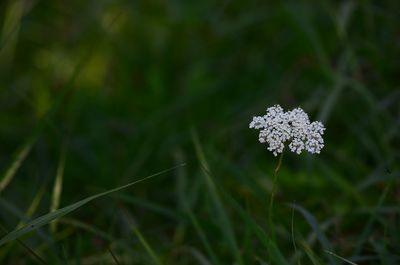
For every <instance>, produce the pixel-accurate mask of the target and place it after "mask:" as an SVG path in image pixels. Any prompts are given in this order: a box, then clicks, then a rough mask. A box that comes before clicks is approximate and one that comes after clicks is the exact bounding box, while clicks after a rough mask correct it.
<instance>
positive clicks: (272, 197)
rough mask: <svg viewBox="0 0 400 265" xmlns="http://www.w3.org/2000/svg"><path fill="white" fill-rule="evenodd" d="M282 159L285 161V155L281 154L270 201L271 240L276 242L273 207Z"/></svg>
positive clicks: (275, 171)
mask: <svg viewBox="0 0 400 265" xmlns="http://www.w3.org/2000/svg"><path fill="white" fill-rule="evenodd" d="M282 159H283V153H281V154H280V155H279V160H278V164H277V165H276V167H275V170H274V179H273V182H272V190H271V198H270V199H269V211H268V221H269V229H270V234H271V238H272V239H273V240H275V232H274V222H273V218H272V210H273V205H274V197H275V189H276V182H277V180H278V171H279V169H280V168H281V165H282Z"/></svg>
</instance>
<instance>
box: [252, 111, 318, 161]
mask: <svg viewBox="0 0 400 265" xmlns="http://www.w3.org/2000/svg"><path fill="white" fill-rule="evenodd" d="M250 128H254V129H257V130H260V134H259V136H258V140H259V141H260V143H267V144H268V150H269V151H271V152H273V153H274V155H275V156H277V155H278V154H279V153H282V152H283V149H284V148H285V143H286V142H290V144H289V149H290V150H291V151H292V152H294V153H297V154H300V153H301V152H302V151H303V150H304V149H305V150H307V151H308V152H310V153H313V154H314V153H317V154H319V153H320V152H321V149H322V148H323V147H324V139H323V138H322V135H323V134H324V130H325V127H324V125H323V124H322V123H321V122H319V121H314V122H311V123H310V119H309V118H308V114H307V113H306V112H304V110H302V109H301V108H295V109H293V110H291V111H287V112H284V111H283V109H282V107H281V106H279V105H275V106H273V107H270V108H268V109H267V114H265V115H264V116H256V117H253V121H252V122H251V123H250Z"/></svg>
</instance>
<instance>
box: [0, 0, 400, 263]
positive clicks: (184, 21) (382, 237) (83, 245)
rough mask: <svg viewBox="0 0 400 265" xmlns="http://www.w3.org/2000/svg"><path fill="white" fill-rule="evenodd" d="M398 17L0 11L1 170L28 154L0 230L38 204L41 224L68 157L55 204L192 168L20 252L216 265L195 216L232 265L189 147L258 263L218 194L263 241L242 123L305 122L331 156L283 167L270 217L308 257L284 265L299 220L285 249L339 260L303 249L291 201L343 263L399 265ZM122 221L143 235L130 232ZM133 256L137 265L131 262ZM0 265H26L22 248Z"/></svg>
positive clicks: (55, 4) (301, 5) (316, 10)
mask: <svg viewBox="0 0 400 265" xmlns="http://www.w3.org/2000/svg"><path fill="white" fill-rule="evenodd" d="M399 12H400V2H399V1H395V0H392V1H390V0H384V1H369V0H363V1H327V0H323V1H269V2H267V1H229V0H228V1H219V2H218V1H209V0H205V1H176V0H171V1H160V0H154V1H127V0H117V1H115V0H114V1H111V0H96V1H94V0H91V1H78V0H71V1H45V0H42V1H39V0H6V1H1V2H0V23H1V27H0V30H1V32H0V84H1V86H0V88H1V90H0V93H1V94H0V108H1V111H0V146H1V148H0V168H1V170H2V171H1V172H6V171H7V168H8V167H9V166H10V164H12V163H13V161H16V160H15V159H16V158H15V157H17V158H18V150H21V149H22V150H23V148H24V146H25V144H26V143H29V142H30V141H33V146H32V150H31V151H30V153H29V154H27V157H26V159H25V160H23V161H22V163H21V167H19V168H18V170H17V171H16V174H15V177H13V178H12V180H11V182H10V183H9V184H8V185H7V187H5V189H4V190H2V191H0V192H1V193H0V207H1V210H0V223H1V224H2V225H3V226H4V227H6V228H7V229H8V230H12V229H13V228H15V226H16V225H17V224H18V223H19V221H20V220H23V219H24V218H23V215H24V212H25V211H26V209H28V207H29V205H30V204H31V202H32V200H33V198H35V196H36V195H37V194H38V193H39V192H40V190H41V189H43V188H45V189H46V190H48V192H47V193H45V194H44V196H43V199H42V200H41V202H40V205H39V208H38V210H37V212H36V213H35V214H34V216H36V217H37V216H40V215H42V214H44V213H47V212H48V211H49V207H50V204H51V198H52V197H51V196H52V193H51V191H52V187H53V183H54V180H55V176H56V171H57V166H58V164H59V161H60V159H61V157H63V155H65V172H64V177H63V186H62V188H63V190H62V194H61V202H60V204H61V205H68V204H71V203H73V202H75V201H77V200H80V199H82V198H84V197H87V196H89V195H91V194H93V193H96V192H100V191H104V190H106V189H109V188H113V187H115V186H119V185H123V184H126V183H128V182H130V181H132V180H134V179H137V178H139V177H144V176H146V175H149V174H152V173H155V172H158V171H161V170H163V169H165V168H169V167H171V166H173V165H175V164H178V163H181V162H186V163H187V166H186V167H185V168H184V169H183V170H182V172H175V173H174V174H168V176H164V177H158V178H156V179H153V180H149V181H148V182H146V183H143V184H140V185H139V186H137V187H134V188H132V189H130V190H129V191H125V192H122V194H116V195H115V196H111V197H108V198H107V199H100V200H98V201H96V202H93V203H91V204H90V205H88V206H85V207H84V208H83V209H81V210H79V211H77V212H76V213H74V214H72V215H71V216H68V217H67V218H71V219H73V220H72V221H71V220H70V219H63V220H60V224H59V234H56V235H53V234H51V235H50V234H49V231H48V230H46V228H45V229H42V230H40V231H41V232H40V233H41V234H40V233H39V235H38V234H32V235H30V236H29V237H26V238H24V240H25V241H26V242H28V243H29V245H30V246H31V247H32V248H33V249H34V250H35V251H37V252H38V253H39V254H40V255H41V256H42V257H43V258H45V259H47V260H48V261H49V262H50V264H53V263H54V264H56V262H58V261H57V260H59V259H60V257H65V259H68V260H69V259H70V258H71V259H75V257H76V256H79V257H81V258H82V260H83V261H82V264H100V263H96V261H93V262H92V263H91V261H90V260H86V258H88V257H92V258H94V257H93V256H95V257H97V258H98V259H99V260H102V258H103V254H104V253H105V254H104V256H105V257H106V258H104V260H103V261H102V262H105V263H106V264H108V263H107V262H109V263H110V264H114V263H113V262H112V260H109V259H110V258H111V256H110V255H109V253H107V246H108V245H110V244H112V243H115V241H117V240H122V239H124V240H128V242H129V244H130V245H129V246H130V248H128V249H126V248H124V247H121V246H120V245H118V244H116V246H114V245H113V248H115V249H114V251H115V252H116V253H117V256H118V257H119V258H120V259H121V260H128V261H129V260H130V262H131V263H129V262H127V263H126V264H149V263H151V257H149V256H147V258H148V260H147V261H146V258H143V257H142V256H144V257H146V253H145V252H144V251H143V246H142V245H140V242H142V243H143V242H147V241H148V242H147V243H146V244H149V245H150V246H151V247H152V248H153V250H152V251H154V252H151V251H150V252H149V253H153V254H154V253H157V255H159V257H158V258H159V259H160V261H161V262H162V263H163V264H194V261H193V258H192V259H191V258H189V257H186V256H187V255H186V254H179V253H181V252H182V253H183V252H185V251H187V250H188V249H190V251H194V252H193V253H197V254H196V255H200V254H201V253H202V254H201V255H204V256H205V257H207V258H205V259H207V260H211V264H214V263H215V261H213V260H212V257H209V253H208V252H207V246H206V245H205V244H204V242H203V241H202V239H201V236H199V234H198V231H197V230H196V229H197V228H196V227H195V226H194V225H193V216H194V217H195V218H196V220H197V221H198V222H199V225H200V227H201V228H202V229H203V232H204V234H205V236H206V237H207V238H208V239H209V241H210V242H211V243H210V244H211V248H214V251H216V253H217V254H218V258H217V259H218V260H219V262H221V264H233V260H234V257H235V255H234V254H233V253H231V249H230V247H229V246H230V245H229V244H230V243H229V238H227V237H226V234H224V230H223V229H221V227H220V224H221V223H219V222H220V221H221V220H220V219H218V218H214V217H216V216H218V215H219V214H221V213H220V209H219V210H218V207H217V208H215V207H214V206H213V195H210V193H211V191H210V190H209V188H210V187H209V186H208V185H207V182H206V181H205V178H204V172H203V170H202V167H201V166H200V163H199V150H197V151H196V149H195V147H194V136H193V135H197V136H198V139H199V144H200V146H201V149H202V151H201V152H203V155H204V159H205V160H206V161H207V164H208V169H209V171H210V172H211V178H212V179H213V181H214V182H215V185H216V187H217V191H218V192H219V193H220V196H221V200H222V201H223V205H224V208H225V210H226V212H227V213H226V214H227V215H228V216H229V217H230V219H231V220H230V221H231V222H232V227H233V230H234V233H235V236H236V238H237V242H238V245H239V249H240V251H241V253H240V255H242V256H243V259H244V262H245V264H264V263H262V261H263V260H264V261H268V260H269V259H270V257H269V255H267V254H266V251H265V249H263V246H262V245H260V244H258V243H257V242H256V239H254V238H253V236H252V235H249V233H250V232H249V230H248V226H249V222H247V221H246V222H244V221H243V220H241V219H240V218H239V216H240V215H239V213H238V212H236V211H235V207H234V206H233V205H232V204H231V203H229V201H230V200H229V199H226V196H224V194H228V197H229V196H231V197H232V198H235V200H236V201H238V202H240V204H241V205H242V206H243V207H244V209H246V210H247V211H248V212H249V213H250V215H251V216H252V218H254V221H255V222H256V223H257V224H259V225H260V227H262V228H263V229H265V230H266V231H267V232H268V227H267V208H268V206H267V205H268V199H269V194H270V191H271V183H272V181H271V176H272V173H273V170H274V167H275V164H276V162H277V159H276V158H275V157H273V156H272V154H270V153H269V152H267V151H266V148H265V147H264V146H262V145H260V144H258V141H257V136H256V132H255V131H252V130H249V129H248V123H249V121H250V120H251V118H252V116H253V115H259V114H261V113H263V112H264V111H265V109H266V107H267V106H270V105H273V104H281V105H282V106H284V107H285V108H286V109H291V108H294V107H297V106H301V107H302V108H304V109H305V110H306V111H308V112H309V113H310V115H311V118H312V119H313V120H314V119H316V120H321V121H323V122H324V123H325V125H326V127H327V131H326V138H325V141H326V147H325V149H324V150H323V152H322V154H321V155H319V156H312V155H307V154H302V155H300V156H297V155H294V154H291V153H287V154H285V157H284V161H283V165H282V168H281V170H280V172H279V179H278V194H277V198H276V205H275V207H274V211H275V214H274V219H275V222H277V228H276V229H277V232H276V234H277V235H276V244H277V246H278V247H279V249H280V251H281V252H282V253H284V255H285V258H287V259H288V260H289V259H290V257H292V259H291V262H292V263H293V264H297V262H296V260H298V259H300V260H302V263H303V264H307V263H308V264H309V261H308V260H307V255H306V252H307V251H306V250H299V251H298V252H297V254H296V253H295V252H294V249H293V242H292V238H291V233H292V231H291V227H292V222H293V223H294V227H295V231H294V232H293V233H294V234H295V236H296V238H298V240H299V242H300V241H307V237H308V239H309V241H307V244H306V245H307V246H309V247H310V249H312V251H314V252H315V253H316V254H315V255H316V256H317V257H319V259H321V260H323V261H324V262H323V264H325V262H326V263H331V264H332V263H334V262H335V261H333V260H335V259H336V258H335V257H333V256H331V255H329V254H328V255H327V253H325V252H324V246H322V247H321V245H319V244H317V243H315V239H313V238H314V237H315V235H313V233H315V230H314V229H313V228H312V227H311V226H310V225H309V224H308V222H307V218H304V217H303V216H302V215H301V213H300V212H297V211H296V212H295V213H294V215H293V220H292V218H291V217H292V209H291V208H290V207H289V206H288V205H287V203H295V204H296V205H301V207H302V209H306V210H307V211H308V212H309V213H311V215H312V216H314V218H315V220H318V222H319V225H320V226H321V229H322V230H323V231H325V233H326V237H327V238H328V239H329V242H330V244H332V246H333V249H332V251H333V250H334V251H333V252H335V253H337V254H338V255H340V256H344V257H348V258H351V260H353V261H354V262H356V263H357V264H378V263H379V264H397V263H398V262H399V260H400V257H399V255H398V253H400V242H399V238H400V229H399V224H400V219H399V212H400V207H399V200H400V193H399V189H398V187H399V176H400V171H399V162H398V161H399V158H400V152H399V150H400V142H399V140H400V139H399V136H400V135H399V126H400V104H399V102H400V87H399V83H400V72H399V71H400V60H399V58H400V21H399V17H400V13H399ZM32 139H33V140H32ZM63 150H65V154H63V152H64V151H63ZM13 154H15V156H13ZM385 189H387V194H386V193H384V191H385ZM382 194H384V195H385V196H384V197H383V195H382ZM124 196H125V197H124ZM128 201H129V202H128ZM186 204H187V205H186ZM188 207H189V208H190V209H191V210H190V211H189V214H188V210H187V208H188ZM121 209H122V210H123V212H128V213H129V215H130V218H131V219H133V220H134V221H132V222H131V225H132V223H133V226H135V227H136V226H137V227H139V228H140V229H141V230H140V231H141V232H139V230H137V229H136V228H134V230H130V229H129V227H130V226H129V225H127V224H126V223H125V221H124V218H123V216H124V214H121V211H122V210H121ZM190 213H192V214H193V216H192V215H190ZM222 220H223V219H222ZM85 225H86V226H92V228H91V229H92V230H90V229H85ZM93 227H95V228H96V229H98V230H99V231H100V232H103V233H106V235H108V236H109V237H110V238H112V239H110V238H104V237H101V236H100V235H101V233H99V232H93ZM86 228H87V227H86ZM128 231H129V232H128ZM128 234H129V235H128ZM250 234H251V233H250ZM40 235H41V236H40ZM135 235H136V236H135ZM137 235H140V236H137ZM50 238H52V239H50ZM53 240H55V241H53ZM143 240H144V241H143ZM146 240H147V241H146ZM125 243H126V242H125ZM126 244H127V243H126ZM298 247H299V248H301V244H300V243H298ZM305 249H306V248H305ZM0 250H1V249H0ZM147 250H148V249H147ZM130 251H131V252H130ZM190 251H189V252H190ZM196 251H197V252H196ZM299 252H302V254H299ZM20 253H24V254H23V255H21V254H20ZM307 253H308V252H307ZM236 254H237V253H236ZM96 255H97V256H96ZM135 255H136V257H137V263H134V262H133V261H132V259H129V256H133V257H135ZM180 255H182V257H181V256H180ZM193 255H195V254H193ZM150 256H151V255H150ZM183 256H184V257H183ZM189 256H190V255H189ZM299 256H300V257H299ZM0 259H2V262H1V263H2V264H3V262H5V263H4V264H30V263H29V262H33V261H32V259H31V258H30V257H29V255H28V254H26V252H25V251H24V248H21V247H18V246H17V245H13V246H11V247H9V248H8V249H5V248H4V250H3V251H0ZM142 259H144V260H145V261H142ZM94 260H95V259H94ZM107 260H108V261H107ZM97 262H100V261H97ZM336 262H337V264H339V262H340V260H339V259H337V260H336ZM73 264H75V263H73ZM77 264H78V263H77ZM204 264H206V263H204ZM272 264H274V263H272Z"/></svg>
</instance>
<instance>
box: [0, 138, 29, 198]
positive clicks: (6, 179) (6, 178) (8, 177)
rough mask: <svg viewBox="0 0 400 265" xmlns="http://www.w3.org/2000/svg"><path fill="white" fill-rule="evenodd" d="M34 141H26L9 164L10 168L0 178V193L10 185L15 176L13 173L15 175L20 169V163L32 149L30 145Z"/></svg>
mask: <svg viewBox="0 0 400 265" xmlns="http://www.w3.org/2000/svg"><path fill="white" fill-rule="evenodd" d="M34 142H35V139H30V140H28V142H27V143H25V145H24V146H23V147H22V148H21V150H20V151H19V152H18V153H17V155H16V156H15V159H14V160H13V162H12V163H11V165H10V167H9V168H8V169H7V171H6V172H5V174H4V175H3V177H2V178H1V181H0V193H1V192H2V191H3V190H4V189H5V188H6V187H7V186H8V184H10V182H11V181H12V179H13V178H14V176H15V173H17V171H18V169H19V168H20V166H21V164H22V162H24V160H25V158H26V157H27V155H28V154H29V151H30V150H31V148H32V145H33V144H34Z"/></svg>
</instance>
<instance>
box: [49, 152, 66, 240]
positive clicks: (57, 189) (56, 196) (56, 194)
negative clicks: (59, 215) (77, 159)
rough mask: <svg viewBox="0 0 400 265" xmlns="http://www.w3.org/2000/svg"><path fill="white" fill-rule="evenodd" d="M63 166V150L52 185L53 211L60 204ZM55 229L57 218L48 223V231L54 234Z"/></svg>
mask: <svg viewBox="0 0 400 265" xmlns="http://www.w3.org/2000/svg"><path fill="white" fill-rule="evenodd" d="M64 166H65V151H62V154H61V158H60V163H59V165H58V168H57V174H56V179H55V181H54V186H53V194H52V198H51V205H50V212H55V211H56V210H57V209H58V207H59V206H60V198H61V192H62V183H63V176H64ZM56 230H57V220H55V221H54V222H52V223H51V224H50V231H51V232H52V233H53V234H54V233H55V232H56Z"/></svg>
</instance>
